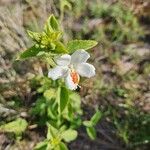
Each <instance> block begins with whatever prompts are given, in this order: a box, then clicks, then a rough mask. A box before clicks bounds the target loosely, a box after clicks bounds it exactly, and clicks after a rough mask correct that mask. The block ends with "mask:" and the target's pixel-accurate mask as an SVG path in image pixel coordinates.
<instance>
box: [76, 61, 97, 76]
mask: <svg viewBox="0 0 150 150" xmlns="http://www.w3.org/2000/svg"><path fill="white" fill-rule="evenodd" d="M76 71H77V72H78V73H79V75H81V76H83V77H87V78H90V77H92V76H94V75H95V67H94V66H93V65H91V64H88V63H81V64H78V65H77V66H76Z"/></svg>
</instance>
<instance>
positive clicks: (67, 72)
mask: <svg viewBox="0 0 150 150" xmlns="http://www.w3.org/2000/svg"><path fill="white" fill-rule="evenodd" d="M89 57H90V55H89V53H88V52H86V51H85V50H83V49H81V50H77V51H75V52H74V53H73V54H72V55H71V56H70V55H68V54H64V55H62V56H61V57H59V58H57V59H56V64H57V66H56V67H55V68H53V69H51V70H50V71H49V73H48V77H50V78H52V79H53V80H56V79H59V78H64V79H65V83H66V86H67V87H68V88H69V89H71V90H75V89H77V87H78V83H79V80H80V76H82V77H88V78H90V77H92V76H94V75H95V68H94V66H93V65H91V64H89V63H86V61H87V60H88V58H89Z"/></svg>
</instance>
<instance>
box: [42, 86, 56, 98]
mask: <svg viewBox="0 0 150 150" xmlns="http://www.w3.org/2000/svg"><path fill="white" fill-rule="evenodd" d="M43 95H44V97H45V98H46V99H47V100H51V99H52V98H55V95H56V92H55V90H54V89H52V88H51V89H49V90H46V91H45V92H44V93H43Z"/></svg>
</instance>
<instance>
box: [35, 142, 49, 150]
mask: <svg viewBox="0 0 150 150" xmlns="http://www.w3.org/2000/svg"><path fill="white" fill-rule="evenodd" d="M47 144H48V142H47V141H43V142H39V143H38V144H37V145H36V146H35V147H34V150H45V149H46V147H47Z"/></svg>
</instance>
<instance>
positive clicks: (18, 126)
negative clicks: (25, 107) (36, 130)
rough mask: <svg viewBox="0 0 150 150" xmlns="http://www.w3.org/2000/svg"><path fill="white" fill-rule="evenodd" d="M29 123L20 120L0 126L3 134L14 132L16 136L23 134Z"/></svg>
mask: <svg viewBox="0 0 150 150" xmlns="http://www.w3.org/2000/svg"><path fill="white" fill-rule="evenodd" d="M27 126H28V123H27V121H26V120H25V119H22V118H18V119H16V120H15V121H12V122H9V123H6V124H4V125H1V126H0V131H2V132H13V133H15V134H19V133H22V132H24V131H25V130H26V128H27Z"/></svg>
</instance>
